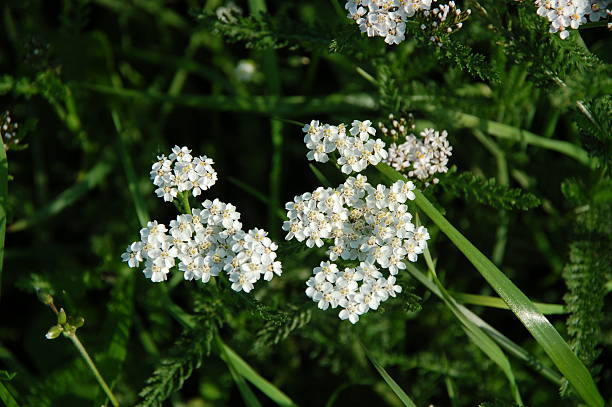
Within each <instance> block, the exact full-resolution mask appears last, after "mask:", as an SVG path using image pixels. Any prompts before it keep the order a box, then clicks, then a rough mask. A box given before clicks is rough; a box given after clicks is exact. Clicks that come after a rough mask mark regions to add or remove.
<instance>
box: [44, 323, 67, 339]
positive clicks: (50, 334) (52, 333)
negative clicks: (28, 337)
mask: <svg viewBox="0 0 612 407" xmlns="http://www.w3.org/2000/svg"><path fill="white" fill-rule="evenodd" d="M63 330H64V328H62V326H61V325H54V326H52V327H51V328H49V330H48V331H47V334H46V335H45V338H47V339H55V338H57V337H58V336H59V335H60V334H61V333H62V331H63Z"/></svg>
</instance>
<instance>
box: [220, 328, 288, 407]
mask: <svg viewBox="0 0 612 407" xmlns="http://www.w3.org/2000/svg"><path fill="white" fill-rule="evenodd" d="M217 345H218V346H219V349H220V351H221V352H223V354H224V355H225V357H226V362H227V363H228V364H230V365H231V366H232V367H233V368H234V369H235V371H236V373H238V374H239V375H240V376H242V377H244V378H245V379H246V380H248V381H249V382H251V384H253V386H255V387H257V388H258V389H259V390H261V392H262V393H264V394H265V395H266V396H268V397H269V398H270V399H271V400H272V401H274V402H275V403H276V404H278V405H279V406H295V403H294V402H293V401H291V399H290V398H289V397H287V395H286V394H285V393H283V392H282V391H281V390H279V389H278V388H277V387H276V386H274V385H273V384H272V383H270V382H269V381H267V380H266V379H264V378H263V377H261V376H260V375H259V373H257V372H256V371H255V370H254V369H253V368H252V367H251V366H249V364H248V363H247V362H245V361H244V359H242V358H241V357H240V356H239V355H238V354H237V353H236V352H234V351H233V350H232V349H231V348H230V347H229V346H227V345H226V344H225V343H224V342H223V341H222V340H221V338H219V337H217Z"/></svg>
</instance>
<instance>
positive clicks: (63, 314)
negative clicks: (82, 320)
mask: <svg viewBox="0 0 612 407" xmlns="http://www.w3.org/2000/svg"><path fill="white" fill-rule="evenodd" d="M57 323H58V324H60V325H64V324H65V323H66V311H64V309H63V308H60V310H59V313H58V314H57Z"/></svg>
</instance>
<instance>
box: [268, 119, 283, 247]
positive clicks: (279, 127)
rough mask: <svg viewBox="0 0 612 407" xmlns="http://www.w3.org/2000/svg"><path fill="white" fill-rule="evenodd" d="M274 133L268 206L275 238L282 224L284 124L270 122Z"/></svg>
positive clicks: (269, 220)
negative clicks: (279, 215) (279, 218)
mask: <svg viewBox="0 0 612 407" xmlns="http://www.w3.org/2000/svg"><path fill="white" fill-rule="evenodd" d="M270 127H271V130H272V131H271V132H272V163H271V168H270V203H269V204H268V225H269V228H270V229H269V230H270V233H271V234H272V237H273V238H277V237H278V230H279V229H280V224H279V221H278V218H277V216H276V214H277V213H278V211H279V210H281V202H280V201H281V199H280V194H281V175H282V152H283V151H282V150H283V123H282V122H280V121H278V120H274V119H272V120H270Z"/></svg>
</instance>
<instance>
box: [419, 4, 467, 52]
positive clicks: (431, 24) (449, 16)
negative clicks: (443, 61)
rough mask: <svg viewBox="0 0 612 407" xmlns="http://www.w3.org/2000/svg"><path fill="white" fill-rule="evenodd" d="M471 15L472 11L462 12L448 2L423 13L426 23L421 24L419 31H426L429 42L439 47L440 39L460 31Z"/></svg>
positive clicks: (440, 44)
mask: <svg viewBox="0 0 612 407" xmlns="http://www.w3.org/2000/svg"><path fill="white" fill-rule="evenodd" d="M471 13H472V10H470V9H467V10H465V11H462V10H461V9H460V8H458V7H457V5H456V4H455V2H454V1H449V2H448V4H441V5H439V6H438V7H434V8H433V9H431V10H424V11H423V15H424V16H425V19H426V21H425V22H423V23H422V24H421V30H423V31H427V32H428V33H429V35H430V36H429V40H430V41H431V42H433V43H435V44H437V45H438V46H439V47H441V46H442V38H443V37H444V36H445V35H448V34H452V33H454V32H456V31H457V30H459V29H461V27H463V22H464V21H465V20H467V18H468V17H469V15H470V14H471Z"/></svg>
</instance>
